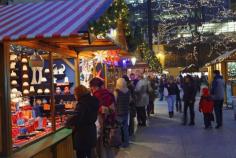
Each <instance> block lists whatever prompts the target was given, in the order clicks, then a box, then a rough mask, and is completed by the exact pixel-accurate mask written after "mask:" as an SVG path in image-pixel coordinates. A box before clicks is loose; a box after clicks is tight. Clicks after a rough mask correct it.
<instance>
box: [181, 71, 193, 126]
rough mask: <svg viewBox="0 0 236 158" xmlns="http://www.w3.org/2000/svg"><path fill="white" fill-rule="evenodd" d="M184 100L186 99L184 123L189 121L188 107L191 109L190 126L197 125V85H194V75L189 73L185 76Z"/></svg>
mask: <svg viewBox="0 0 236 158" xmlns="http://www.w3.org/2000/svg"><path fill="white" fill-rule="evenodd" d="M183 91H184V96H183V101H184V118H183V125H186V123H187V111H188V108H189V110H190V123H189V125H190V126H193V125H195V122H194V118H195V114H194V103H195V97H196V86H195V85H194V81H193V78H192V76H190V75H188V76H186V78H185V82H184V85H183Z"/></svg>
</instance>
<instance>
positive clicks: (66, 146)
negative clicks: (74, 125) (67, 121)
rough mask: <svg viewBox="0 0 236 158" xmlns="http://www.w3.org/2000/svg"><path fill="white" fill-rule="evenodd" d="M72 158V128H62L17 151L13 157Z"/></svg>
mask: <svg viewBox="0 0 236 158" xmlns="http://www.w3.org/2000/svg"><path fill="white" fill-rule="evenodd" d="M53 157H57V158H65V157H68V158H72V157H73V146H72V130H70V129H61V130H59V131H57V132H55V133H52V134H50V135H48V136H46V137H44V138H42V139H40V140H39V141H37V142H34V143H32V144H30V145H28V146H26V147H24V148H22V149H20V150H19V151H15V152H14V153H13V155H12V158H53Z"/></svg>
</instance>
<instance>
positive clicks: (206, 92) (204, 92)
mask: <svg viewBox="0 0 236 158" xmlns="http://www.w3.org/2000/svg"><path fill="white" fill-rule="evenodd" d="M202 94H203V96H209V90H208V88H203V89H202Z"/></svg>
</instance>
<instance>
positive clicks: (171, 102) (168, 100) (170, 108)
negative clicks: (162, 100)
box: [167, 95, 176, 112]
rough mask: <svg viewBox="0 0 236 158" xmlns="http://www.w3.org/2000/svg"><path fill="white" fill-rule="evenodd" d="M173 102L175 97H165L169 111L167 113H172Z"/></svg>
mask: <svg viewBox="0 0 236 158" xmlns="http://www.w3.org/2000/svg"><path fill="white" fill-rule="evenodd" d="M175 100H176V95H169V96H168V97H167V103H168V110H169V112H174V105H175Z"/></svg>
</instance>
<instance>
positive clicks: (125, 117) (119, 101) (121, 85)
mask: <svg viewBox="0 0 236 158" xmlns="http://www.w3.org/2000/svg"><path fill="white" fill-rule="evenodd" d="M114 96H115V100H116V109H117V110H116V114H117V120H118V121H119V122H120V123H121V125H122V128H121V129H122V133H123V144H122V145H121V146H122V147H128V146H129V125H128V122H129V103H130V99H131V95H130V91H129V89H128V88H127V83H126V81H125V79H124V78H119V79H118V80H117V82H116V88H115V91H114Z"/></svg>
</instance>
